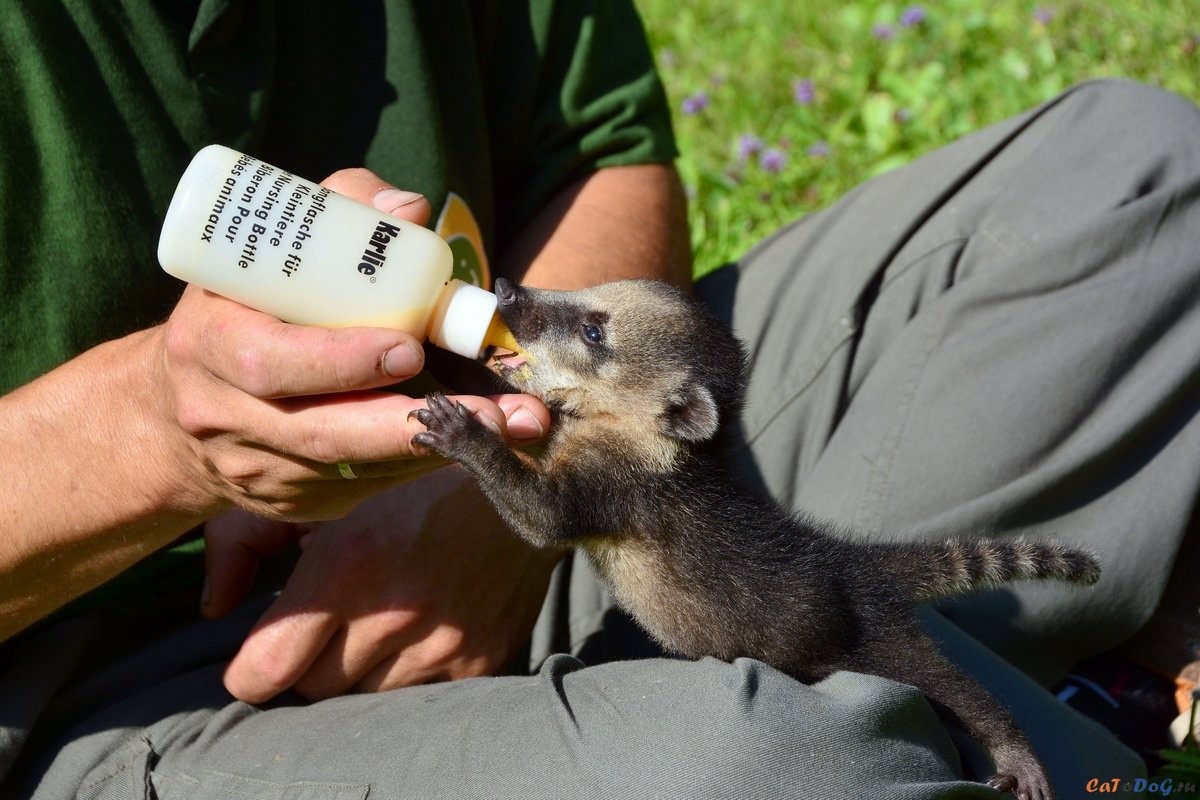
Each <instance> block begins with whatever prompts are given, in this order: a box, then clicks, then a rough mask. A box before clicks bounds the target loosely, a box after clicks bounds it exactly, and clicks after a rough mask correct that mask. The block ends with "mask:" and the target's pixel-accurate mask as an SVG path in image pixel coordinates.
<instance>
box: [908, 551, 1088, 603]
mask: <svg viewBox="0 0 1200 800" xmlns="http://www.w3.org/2000/svg"><path fill="white" fill-rule="evenodd" d="M923 550H924V555H925V556H926V559H927V560H926V561H925V563H924V564H922V565H921V567H919V568H918V569H916V570H912V571H911V572H910V573H909V575H910V576H911V577H912V578H913V580H914V583H915V585H914V587H913V589H914V594H915V596H916V598H917V599H918V600H929V599H932V598H935V597H943V596H946V595H955V594H963V593H966V592H969V591H972V590H974V589H978V588H981V587H983V586H988V585H992V584H998V583H1007V582H1009V581H1014V580H1029V579H1034V578H1037V579H1043V580H1044V579H1054V580H1062V581H1069V582H1071V583H1081V584H1088V585H1090V584H1093V583H1095V582H1096V581H1098V580H1100V562H1099V561H1097V560H1096V558H1095V556H1093V555H1092V554H1091V553H1088V552H1085V551H1083V550H1077V549H1074V548H1071V547H1066V546H1064V545H1062V544H1059V543H1057V542H1034V541H1029V540H1028V539H1013V540H1011V541H1009V540H999V539H980V540H977V541H970V540H950V541H946V542H942V543H940V544H930V545H927V548H923Z"/></svg>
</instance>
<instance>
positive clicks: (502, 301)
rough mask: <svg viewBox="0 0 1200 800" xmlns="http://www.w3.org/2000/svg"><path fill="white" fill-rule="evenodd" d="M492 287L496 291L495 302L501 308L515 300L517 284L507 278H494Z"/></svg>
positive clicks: (513, 302)
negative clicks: (494, 281)
mask: <svg viewBox="0 0 1200 800" xmlns="http://www.w3.org/2000/svg"><path fill="white" fill-rule="evenodd" d="M492 288H493V289H495V291H496V302H497V304H498V305H499V306H500V307H501V308H503V307H504V306H511V305H514V304H515V303H516V302H517V285H516V284H515V283H513V282H512V281H510V280H508V279H507V278H496V283H495V285H494V286H493V287H492Z"/></svg>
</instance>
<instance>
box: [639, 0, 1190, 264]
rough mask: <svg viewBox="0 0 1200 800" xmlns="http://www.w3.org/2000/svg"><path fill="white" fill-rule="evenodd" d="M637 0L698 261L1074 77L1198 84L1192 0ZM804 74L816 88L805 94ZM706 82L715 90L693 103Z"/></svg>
mask: <svg viewBox="0 0 1200 800" xmlns="http://www.w3.org/2000/svg"><path fill="white" fill-rule="evenodd" d="M635 2H636V4H637V6H638V8H639V10H640V11H641V13H642V15H643V18H644V20H645V23H646V27H647V30H648V32H649V35H650V40H651V44H652V45H653V47H654V49H655V53H656V56H657V58H658V63H659V67H660V70H661V72H662V76H663V80H664V82H665V84H666V87H667V92H668V95H669V97H670V100H671V104H672V107H673V109H674V110H675V123H676V133H677V135H678V139H679V145H680V148H681V150H682V152H683V155H682V157H681V158H680V160H679V168H680V172H681V173H682V175H683V179H684V182H685V184H686V186H687V189H688V193H689V197H690V200H691V207H690V212H689V213H690V221H691V226H692V241H693V245H694V247H695V253H696V274H697V275H701V274H704V273H705V272H708V271H709V270H711V269H713V268H715V267H717V266H720V265H721V264H723V263H727V262H729V261H732V260H735V259H737V258H738V257H739V256H741V255H742V254H743V253H745V251H746V250H747V249H749V247H750V246H752V245H753V244H755V243H756V242H758V241H759V240H761V239H762V238H763V237H765V236H766V235H767V234H769V233H771V232H772V231H774V230H775V229H776V228H778V227H779V226H780V225H782V224H784V223H786V222H789V221H791V220H793V219H796V218H797V217H800V216H802V215H804V214H805V213H808V212H810V211H813V210H815V209H817V208H820V207H823V206H825V205H828V204H830V203H831V202H833V201H834V200H836V199H837V197H839V196H840V195H842V194H843V193H845V192H846V191H847V190H849V189H850V188H852V187H853V186H855V185H857V184H859V183H861V182H862V181H864V180H866V179H868V178H870V177H871V176H873V175H877V174H879V173H881V172H884V171H886V170H889V169H893V168H895V167H897V166H900V165H902V164H904V163H906V162H908V161H910V160H912V159H913V158H915V157H917V156H919V155H921V154H922V153H924V152H927V151H929V150H931V149H933V148H935V147H938V146H940V145H943V144H946V143H947V142H950V141H951V140H953V139H956V138H958V137H961V136H963V135H964V134H967V133H969V132H971V131H973V130H976V129H978V128H980V127H983V126H985V125H988V124H990V123H993V122H997V121H999V120H1002V119H1004V118H1006V117H1009V116H1012V115H1014V114H1017V113H1019V112H1021V111H1023V110H1025V109H1027V108H1030V107H1032V106H1034V105H1036V104H1037V103H1039V102H1041V101H1043V100H1046V99H1048V98H1050V97H1052V96H1054V95H1055V94H1057V93H1058V92H1060V91H1062V90H1063V89H1065V88H1066V87H1068V86H1070V85H1072V84H1074V83H1077V82H1079V81H1083V80H1086V79H1089V78H1096V77H1101V76H1124V77H1129V78H1134V79H1136V80H1140V81H1143V82H1146V83H1151V84H1154V85H1157V86H1162V87H1164V88H1167V89H1171V90H1173V91H1176V92H1179V93H1180V94H1183V95H1187V96H1189V97H1192V98H1194V99H1196V98H1200V13H1197V5H1196V0H1142V2H1120V1H1119V0H1118V1H1117V2H1111V3H1110V2H1096V1H1095V0H1086V1H1085V0H1077V1H1076V2H1061V3H1056V2H1053V0H1051V1H1050V2H1046V3H1043V4H1041V5H1038V4H1035V3H1030V2H1016V1H1015V0H946V2H939V3H933V2H930V3H924V4H921V5H920V8H921V9H922V10H923V11H924V19H923V20H922V21H920V22H918V23H916V24H912V25H907V26H906V25H901V24H900V19H901V16H902V14H904V12H905V10H906V9H907V8H909V6H906V5H903V4H894V3H887V2H870V1H865V2H851V3H847V4H835V3H825V2H815V0H807V2H805V1H804V0H800V1H797V0H687V1H686V2H679V0H635ZM1039 10H1040V11H1039ZM1044 12H1048V15H1047V14H1046V13H1044ZM1047 16H1048V19H1047V18H1046V17H1047ZM1039 17H1040V18H1039ZM882 30H888V31H891V33H892V36H891V37H890V38H886V39H883V38H879V36H878V35H877V32H878V31H882ZM798 80H808V81H811V84H812V87H813V93H814V96H813V98H812V101H811V102H810V103H807V104H805V103H801V102H797V100H796V99H795V96H794V85H795V82H796V81H798ZM700 93H704V94H705V95H706V96H707V100H708V103H707V106H706V107H705V108H704V109H703V110H700V111H698V112H696V113H691V114H688V113H684V112H683V110H682V109H683V106H684V104H685V102H686V101H688V99H689V98H695V97H696V96H698V95H699V94H700ZM743 136H753V137H757V138H758V139H760V140H761V141H762V146H763V148H764V150H766V149H773V150H775V151H777V154H774V155H773V156H771V157H775V155H779V156H781V157H782V158H781V161H782V164H781V166H779V168H778V170H777V171H772V170H771V169H768V168H764V166H763V165H762V164H761V163H760V159H761V158H762V151H760V152H758V153H755V154H752V155H750V156H749V157H748V158H744V159H743V158H741V157H740V153H739V140H740V138H741V137H743ZM768 161H769V159H768ZM768 166H770V165H769V164H768Z"/></svg>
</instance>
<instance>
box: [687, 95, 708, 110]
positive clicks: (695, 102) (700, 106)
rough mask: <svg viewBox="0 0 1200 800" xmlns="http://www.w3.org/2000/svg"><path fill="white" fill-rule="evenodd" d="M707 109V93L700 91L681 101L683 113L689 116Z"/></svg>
mask: <svg viewBox="0 0 1200 800" xmlns="http://www.w3.org/2000/svg"><path fill="white" fill-rule="evenodd" d="M706 108H708V92H704V91H700V92H696V93H695V94H693V95H691V96H690V97H685V98H684V99H683V113H684V114H687V115H688V116H691V115H693V114H699V113H700V112H701V111H703V110H704V109H706Z"/></svg>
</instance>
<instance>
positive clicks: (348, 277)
mask: <svg viewBox="0 0 1200 800" xmlns="http://www.w3.org/2000/svg"><path fill="white" fill-rule="evenodd" d="M158 260H159V263H160V264H162V267H163V269H164V270H166V271H167V272H169V273H170V274H172V275H174V276H175V277H177V278H180V279H182V280H185V281H187V282H189V283H195V284H198V285H200V286H203V287H204V288H205V289H208V290H209V291H213V292H216V293H217V294H220V295H224V296H225V297H228V298H230V299H231V300H237V301H238V302H239V303H242V304H244V305H247V306H250V307H251V308H255V309H258V310H259V311H263V312H266V313H268V314H270V315H272V316H274V317H278V318H279V319H281V320H284V321H285V322H291V323H296V324H300V325H320V326H323V327H329V328H345V327H350V326H353V325H370V326H377V327H385V328H394V329H398V330H402V331H405V332H406V333H409V334H411V335H413V336H416V337H418V338H421V339H426V338H428V339H429V340H430V341H431V342H433V343H434V344H436V345H438V346H439V347H442V348H445V349H447V350H451V351H453V352H455V353H458V354H459V355H463V356H467V357H468V358H479V357H480V356H481V355H482V354H483V352H484V350H485V349H486V348H487V346H488V345H489V344H495V345H500V346H503V347H506V348H508V349H511V350H516V349H517V347H516V343H515V341H513V338H512V334H511V332H509V330H508V328H507V327H506V326H505V325H504V323H503V322H502V321H501V320H500V317H499V316H498V315H497V314H496V313H495V312H496V296H495V295H494V294H492V293H491V292H488V291H484V290H483V289H480V288H478V287H476V286H472V285H471V284H469V283H465V282H463V281H460V280H452V279H451V273H452V270H453V263H454V259H453V255H452V254H451V251H450V247H449V245H447V244H446V242H445V241H443V240H442V238H441V237H440V236H438V235H437V234H436V233H434V232H433V231H430V230H428V229H427V228H423V227H421V226H420V225H416V224H414V223H411V222H407V221H405V220H401V219H396V218H395V217H392V216H389V215H387V214H384V213H382V212H380V211H378V210H376V209H374V208H372V207H371V206H368V205H364V204H363V203H359V202H357V201H355V200H351V199H350V198H348V197H344V196H342V195H339V194H337V193H335V192H332V191H330V190H329V189H326V188H323V187H321V186H319V185H317V184H315V183H312V182H311V181H307V180H304V179H303V178H300V177H297V176H296V175H293V174H291V173H289V172H284V171H283V170H281V169H279V168H277V167H273V166H271V165H269V164H265V163H263V162H262V161H260V160H258V159H256V158H252V157H251V156H248V155H245V154H243V153H239V152H237V151H236V150H231V149H229V148H228V147H222V146H221V145H215V144H214V145H209V146H208V147H205V148H204V149H203V150H201V151H200V152H199V153H197V154H196V156H195V158H193V159H192V163H191V164H190V165H189V166H188V168H187V170H186V171H185V172H184V173H183V177H182V178H180V180H179V186H178V187H177V188H176V189H175V196H174V197H173V198H172V199H171V206H170V208H169V209H168V210H167V217H166V220H165V221H164V222H163V229H162V235H161V236H160V238H159V242H158Z"/></svg>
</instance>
